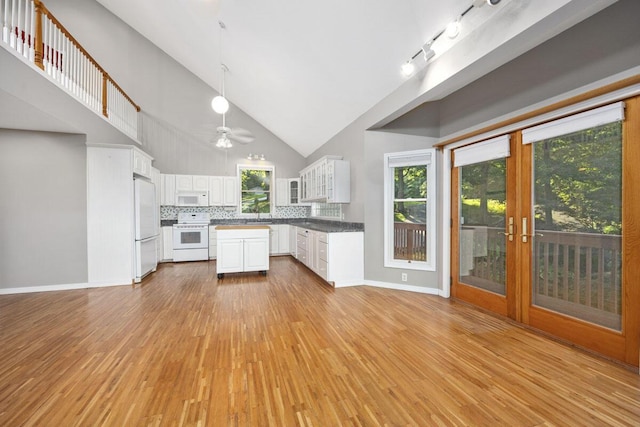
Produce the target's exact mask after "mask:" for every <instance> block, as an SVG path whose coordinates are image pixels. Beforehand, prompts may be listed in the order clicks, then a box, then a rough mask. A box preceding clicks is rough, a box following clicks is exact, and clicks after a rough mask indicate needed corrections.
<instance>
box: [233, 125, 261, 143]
mask: <svg viewBox="0 0 640 427" xmlns="http://www.w3.org/2000/svg"><path fill="white" fill-rule="evenodd" d="M227 136H228V137H229V139H232V140H234V141H237V142H239V143H240V144H248V143H250V142H253V141H254V140H255V139H256V137H255V136H253V134H252V133H251V132H250V131H248V130H246V129H242V128H233V129H230V131H229V133H228V134H227Z"/></svg>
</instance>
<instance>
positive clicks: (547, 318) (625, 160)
mask: <svg viewBox="0 0 640 427" xmlns="http://www.w3.org/2000/svg"><path fill="white" fill-rule="evenodd" d="M624 102H625V110H626V117H625V120H624V121H623V133H622V135H623V142H622V153H623V156H622V176H623V180H622V200H623V203H622V221H623V236H622V252H623V259H622V280H623V285H622V289H623V294H622V295H621V298H622V304H623V310H622V328H621V331H616V330H613V329H609V328H606V327H603V326H599V325H596V324H593V323H590V322H587V321H584V320H580V319H577V318H573V317H570V316H568V315H562V314H559V313H556V312H553V311H551V310H548V309H545V308H542V307H538V306H534V305H533V304H532V303H533V301H532V289H531V273H530V271H531V268H532V253H531V250H532V249H531V248H532V244H531V242H532V240H531V239H529V242H528V243H522V244H521V248H520V250H519V265H520V268H519V269H518V273H519V275H520V279H519V282H520V283H521V289H522V322H523V323H525V324H527V325H529V326H531V327H533V328H535V329H539V330H542V331H545V332H547V333H550V334H552V335H555V336H557V337H558V338H560V339H563V340H567V341H569V342H571V343H573V344H577V345H578V346H580V347H584V348H586V349H589V350H593V351H596V352H598V353H600V354H603V355H605V356H608V357H611V358H614V359H616V360H620V361H622V362H624V363H627V364H630V365H633V366H638V365H639V364H640V359H639V351H640V284H639V283H638V280H639V279H634V278H640V256H639V255H640V220H639V219H640V197H638V196H637V195H640V171H639V170H638V167H637V165H638V164H640V144H638V143H637V141H639V140H640V97H634V98H630V99H627V100H625V101H624ZM518 133H520V132H518ZM634 141H635V142H634ZM520 149H521V152H520V157H519V158H520V166H519V171H520V173H519V176H518V180H519V182H520V183H521V186H520V192H521V194H523V195H526V196H527V197H522V198H521V199H522V200H521V209H520V211H519V221H521V220H522V218H523V217H527V218H528V219H529V222H530V223H532V222H533V220H532V218H531V217H530V214H531V212H532V206H531V204H532V197H531V195H532V193H531V192H532V191H533V190H532V189H533V182H532V175H533V174H532V163H533V162H532V152H533V144H527V145H521V146H520ZM634 194H635V195H636V197H635V198H634ZM519 223H520V222H519ZM634 280H635V281H636V283H635V284H634V283H633V281H634Z"/></svg>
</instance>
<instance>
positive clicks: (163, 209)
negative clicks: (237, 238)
mask: <svg viewBox="0 0 640 427" xmlns="http://www.w3.org/2000/svg"><path fill="white" fill-rule="evenodd" d="M178 212H209V215H210V216H211V219H236V218H238V212H237V211H236V208H235V207H229V208H224V207H220V206H209V207H181V206H160V219H161V220H172V219H178ZM309 214H310V208H309V207H308V206H276V207H275V208H274V212H273V213H272V215H271V216H268V215H264V214H263V215H261V218H307V217H309Z"/></svg>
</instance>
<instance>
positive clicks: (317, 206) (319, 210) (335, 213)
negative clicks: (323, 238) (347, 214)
mask: <svg viewBox="0 0 640 427" xmlns="http://www.w3.org/2000/svg"><path fill="white" fill-rule="evenodd" d="M311 216H312V217H314V218H327V219H342V204H340V203H312V204H311Z"/></svg>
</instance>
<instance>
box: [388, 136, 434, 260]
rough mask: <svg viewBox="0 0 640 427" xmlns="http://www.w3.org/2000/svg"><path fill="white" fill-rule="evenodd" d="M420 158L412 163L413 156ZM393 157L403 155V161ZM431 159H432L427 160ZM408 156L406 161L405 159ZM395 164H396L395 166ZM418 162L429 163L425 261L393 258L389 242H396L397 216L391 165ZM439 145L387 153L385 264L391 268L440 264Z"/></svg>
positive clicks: (400, 157) (401, 156)
mask: <svg viewBox="0 0 640 427" xmlns="http://www.w3.org/2000/svg"><path fill="white" fill-rule="evenodd" d="M411 158H414V159H416V160H419V163H411V162H410V161H408V160H409V159H411ZM393 159H401V160H403V162H402V163H395V164H394V163H393ZM427 159H428V162H427V163H425V161H426V160H427ZM405 160H406V161H405ZM391 164H393V166H391ZM417 164H426V165H427V166H428V167H427V177H426V178H427V201H426V203H427V209H426V214H427V218H426V221H427V225H426V227H427V260H428V261H426V262H421V261H414V262H411V263H410V262H408V261H402V260H395V259H394V258H393V246H392V245H391V244H389V242H393V227H390V224H391V219H392V218H393V203H392V202H393V196H394V186H393V182H392V179H391V177H390V175H389V174H390V169H391V168H392V167H399V166H400V165H402V166H409V165H417ZM436 169H437V164H436V149H435V148H426V149H422V150H412V151H401V152H395V153H385V154H384V171H383V175H384V198H383V200H384V214H383V218H384V266H385V267H388V268H402V269H407V270H422V271H435V270H436V265H437V259H438V257H437V253H438V252H439V251H438V250H437V246H436V245H437V239H436V234H437V233H436V230H437V227H438V225H437V215H436V204H437V195H438V186H437V179H436Z"/></svg>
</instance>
